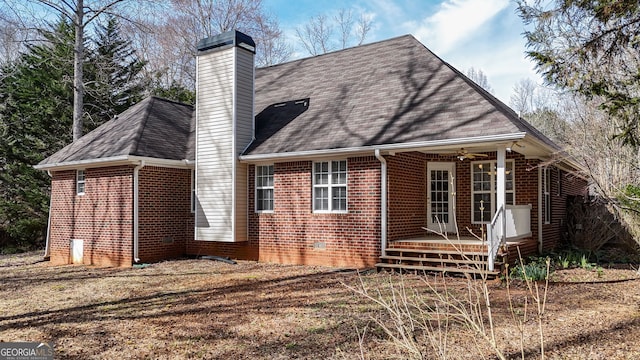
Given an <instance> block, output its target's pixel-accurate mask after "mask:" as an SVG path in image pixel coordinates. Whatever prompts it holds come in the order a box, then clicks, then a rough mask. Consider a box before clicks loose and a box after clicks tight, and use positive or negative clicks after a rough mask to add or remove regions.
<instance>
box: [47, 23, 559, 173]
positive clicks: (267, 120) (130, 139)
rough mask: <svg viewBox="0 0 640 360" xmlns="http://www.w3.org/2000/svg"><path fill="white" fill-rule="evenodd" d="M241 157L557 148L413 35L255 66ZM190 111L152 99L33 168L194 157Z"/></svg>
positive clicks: (193, 120)
mask: <svg viewBox="0 0 640 360" xmlns="http://www.w3.org/2000/svg"><path fill="white" fill-rule="evenodd" d="M255 114H256V139H255V141H254V142H253V143H252V144H251V146H250V147H249V148H248V149H247V151H246V152H245V154H248V155H263V154H267V155H268V154H278V153H293V152H301V151H314V150H327V149H340V148H353V147H356V148H357V147H361V146H372V145H385V144H402V143H412V142H425V141H432V140H443V139H444V140H446V139H460V138H471V137H481V136H499V135H504V134H513V133H521V132H526V133H527V134H531V135H532V136H533V137H535V138H537V139H539V140H541V141H542V142H543V143H545V144H546V145H547V146H549V147H550V148H552V149H559V148H558V147H557V145H555V144H554V143H553V142H552V141H551V140H549V139H548V138H547V137H545V136H544V135H543V134H541V133H540V132H539V131H538V130H536V129H535V128H533V127H532V126H531V125H529V124H528V123H527V122H526V121H524V120H522V119H520V118H519V117H518V115H517V114H516V113H515V112H513V110H511V109H510V108H509V107H507V106H506V105H505V104H503V103H502V102H500V101H499V100H498V99H496V98H495V97H494V96H492V95H491V94H489V93H488V92H486V91H485V90H484V89H482V88H481V87H480V86H478V85H476V84H475V83H474V82H473V81H471V80H469V79H468V78H467V77H466V76H464V75H463V74H461V73H460V72H459V71H458V70H456V69H455V68H453V67H452V66H451V65H449V64H447V63H446V62H444V61H443V60H441V59H440V58H439V57H437V56H436V55H435V54H433V53H432V52H431V51H430V50H428V49H427V48H426V47H425V46H424V45H422V44H421V43H420V42H419V41H418V40H416V39H415V38H414V37H413V36H411V35H405V36H401V37H397V38H394V39H390V40H385V41H380V42H377V43H372V44H368V45H363V46H358V47H354V48H350V49H346V50H341V51H337V52H333V53H329V54H325V55H319V56H315V57H311V58H306V59H301V60H295V61H291V62H288V63H284V64H280V65H275V66H270V67H266V68H260V69H256V75H255ZM194 115H195V114H194V110H193V107H192V106H189V105H185V104H180V103H176V102H172V101H169V100H165V99H161V98H157V97H150V98H147V99H145V100H144V101H142V102H140V103H138V104H136V105H134V106H132V107H131V108H130V109H128V110H127V111H125V112H123V113H122V114H120V115H119V116H118V117H117V118H116V119H114V120H111V121H109V122H107V123H105V124H103V125H102V126H100V127H99V128H97V129H96V130H94V131H92V132H91V133H89V134H87V135H85V136H84V137H82V138H81V139H79V140H78V141H75V142H74V143H72V144H70V145H68V146H66V147H65V148H63V149H62V150H60V151H59V152H57V153H55V154H54V155H52V156H51V157H49V158H48V159H45V160H44V161H42V162H41V163H40V164H39V165H47V164H49V165H50V164H58V163H67V162H74V161H81V160H90V159H102V158H108V157H114V156H119V155H135V156H143V157H152V158H159V159H170V160H183V159H189V160H193V159H195V136H194V134H195V119H194Z"/></svg>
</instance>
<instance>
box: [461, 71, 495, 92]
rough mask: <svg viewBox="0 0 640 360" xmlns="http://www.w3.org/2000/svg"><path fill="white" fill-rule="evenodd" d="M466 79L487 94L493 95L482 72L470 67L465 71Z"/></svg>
mask: <svg viewBox="0 0 640 360" xmlns="http://www.w3.org/2000/svg"><path fill="white" fill-rule="evenodd" d="M467 77H468V78H469V79H471V80H473V81H474V82H475V83H476V84H478V85H480V87H482V88H483V89H485V90H487V92H490V93H493V88H492V87H491V85H489V79H488V78H487V75H485V73H484V72H483V71H482V70H480V69H476V68H474V67H470V68H469V70H467Z"/></svg>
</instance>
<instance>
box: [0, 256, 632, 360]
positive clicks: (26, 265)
mask: <svg viewBox="0 0 640 360" xmlns="http://www.w3.org/2000/svg"><path fill="white" fill-rule="evenodd" d="M38 256H39V254H31V255H29V256H22V257H16V256H13V257H6V256H5V257H2V258H0V341H51V342H53V343H54V344H55V347H56V352H57V357H56V358H58V359H116V358H118V359H148V358H152V359H200V358H201V359H218V358H226V359H243V358H252V359H255V358H259V359H291V358H297V359H331V358H336V359H357V358H360V356H361V349H360V345H359V340H360V336H361V335H362V332H363V329H365V328H367V331H366V334H365V336H364V340H362V344H363V349H364V351H363V352H364V357H365V358H368V359H390V358H397V357H398V356H402V355H401V354H397V353H395V350H394V349H393V347H392V346H390V344H389V343H388V342H387V340H386V336H385V334H384V333H383V332H382V331H381V330H380V329H379V328H377V327H375V326H374V322H373V321H372V320H371V319H372V318H380V317H384V316H385V314H384V312H382V311H381V310H380V309H379V308H378V307H377V306H376V305H374V304H373V303H371V302H369V301H367V300H366V299H364V298H362V297H359V296H356V295H355V294H354V293H353V292H351V291H350V290H348V289H347V288H346V287H345V286H344V284H348V285H352V286H357V285H358V284H359V281H360V280H359V279H358V276H357V274H356V273H355V272H339V271H335V270H334V269H330V268H322V267H304V266H284V265H271V264H258V263H254V262H240V263H239V264H238V265H229V264H225V263H220V262H213V261H208V260H176V261H168V262H163V263H158V264H153V265H151V266H149V267H146V268H142V269H120V268H118V269H113V268H95V267H87V266H50V265H48V264H47V263H34V262H35V261H37V260H38ZM388 276H389V275H386V274H375V273H367V274H364V275H363V276H362V279H363V281H364V282H365V284H366V285H367V286H370V287H374V288H375V287H376V286H382V285H381V284H384V283H386V281H387V280H388ZM394 277H395V278H397V276H395V275H394ZM404 281H405V286H411V287H412V289H416V290H417V291H418V293H420V291H422V289H425V284H424V283H423V282H422V281H421V279H420V278H418V277H415V276H408V275H407V276H404ZM343 283H344V284H343ZM489 286H490V291H491V296H492V305H493V312H494V317H495V320H494V321H495V322H496V337H497V339H498V346H500V347H501V349H503V351H504V352H505V353H507V354H509V356H510V357H519V355H520V351H519V344H520V340H519V335H518V330H517V326H516V324H514V323H513V321H512V317H511V314H510V313H509V303H508V298H507V296H506V289H505V287H504V285H503V284H501V283H500V282H499V281H496V282H492V283H490V284H489ZM447 287H448V289H449V290H450V291H454V292H455V291H465V288H466V281H464V280H462V279H456V278H452V279H450V280H447ZM382 291H384V289H382ZM511 293H512V297H513V303H514V306H515V308H516V309H518V306H521V305H522V304H524V302H525V297H526V296H527V295H526V294H527V291H526V290H525V289H524V288H521V289H518V288H515V289H514V288H512V289H511ZM546 306H547V308H546V311H545V314H544V317H543V321H544V326H545V332H544V333H545V344H546V351H545V355H546V356H547V358H551V359H553V358H557V359H589V358H590V359H613V358H615V359H637V358H639V357H640V282H639V281H638V280H632V281H627V282H621V283H605V284H562V285H552V286H551V287H550V288H549V295H548V299H547V305H546ZM524 327H525V329H524V331H525V354H526V356H527V357H529V358H537V357H538V356H539V355H538V349H536V338H535V337H536V335H537V332H536V329H537V324H536V323H535V322H534V321H532V322H530V323H526V324H524ZM450 331H451V335H450V336H451V339H452V340H451V346H452V347H453V348H454V349H460V351H458V352H457V353H456V354H457V357H459V358H477V356H476V355H474V354H472V353H470V352H468V351H465V350H464V349H466V348H472V347H473V348H474V349H475V348H477V347H476V346H475V345H474V340H473V339H472V338H471V337H470V336H469V334H468V333H467V332H465V331H464V329H456V328H452V329H451V330H450ZM527 339H529V340H528V341H527ZM426 346H429V345H428V344H425V347H426ZM427 353H428V352H427ZM487 354H490V352H488V353H487Z"/></svg>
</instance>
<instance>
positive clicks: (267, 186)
mask: <svg viewBox="0 0 640 360" xmlns="http://www.w3.org/2000/svg"><path fill="white" fill-rule="evenodd" d="M255 199H256V211H257V212H272V211H273V165H257V166H256V197H255Z"/></svg>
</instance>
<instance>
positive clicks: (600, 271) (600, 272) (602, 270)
mask: <svg viewBox="0 0 640 360" xmlns="http://www.w3.org/2000/svg"><path fill="white" fill-rule="evenodd" d="M596 273H598V278H601V277H602V276H603V275H604V269H603V268H602V266H598V267H597V268H596Z"/></svg>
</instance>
